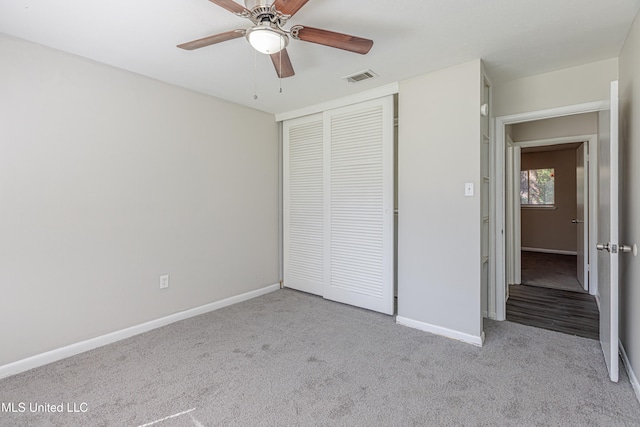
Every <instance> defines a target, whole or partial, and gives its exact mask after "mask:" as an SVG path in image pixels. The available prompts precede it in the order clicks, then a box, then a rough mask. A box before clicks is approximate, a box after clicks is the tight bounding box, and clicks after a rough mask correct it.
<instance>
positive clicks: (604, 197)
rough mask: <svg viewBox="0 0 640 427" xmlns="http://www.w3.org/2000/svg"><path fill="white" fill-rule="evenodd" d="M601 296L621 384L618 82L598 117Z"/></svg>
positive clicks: (609, 357) (603, 339)
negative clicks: (619, 369) (605, 109)
mask: <svg viewBox="0 0 640 427" xmlns="http://www.w3.org/2000/svg"><path fill="white" fill-rule="evenodd" d="M598 146H599V149H598V152H599V153H598V161H599V163H598V243H597V248H598V294H597V297H598V298H599V301H600V344H601V346H602V351H603V352H604V358H605V361H606V364H607V369H608V370H609V378H611V381H614V382H617V381H618V252H619V250H618V248H619V242H618V236H619V233H618V218H619V217H618V82H617V81H616V82H612V83H611V109H610V110H609V111H601V112H600V113H599V114H598Z"/></svg>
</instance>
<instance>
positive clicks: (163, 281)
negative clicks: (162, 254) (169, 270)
mask: <svg viewBox="0 0 640 427" xmlns="http://www.w3.org/2000/svg"><path fill="white" fill-rule="evenodd" d="M168 287H169V275H168V274H166V275H164V276H160V289H166V288H168Z"/></svg>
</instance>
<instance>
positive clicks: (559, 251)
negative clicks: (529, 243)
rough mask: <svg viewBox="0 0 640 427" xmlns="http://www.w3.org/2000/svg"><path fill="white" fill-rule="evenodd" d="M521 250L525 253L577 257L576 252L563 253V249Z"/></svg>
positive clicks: (525, 248)
mask: <svg viewBox="0 0 640 427" xmlns="http://www.w3.org/2000/svg"><path fill="white" fill-rule="evenodd" d="M521 250H523V251H525V252H540V253H544V254H557V255H578V251H565V250H563V249H544V248H527V247H524V246H523V247H522V248H521Z"/></svg>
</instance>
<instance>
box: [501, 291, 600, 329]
mask: <svg viewBox="0 0 640 427" xmlns="http://www.w3.org/2000/svg"><path fill="white" fill-rule="evenodd" d="M507 320H509V321H512V322H516V323H521V324H523V325H529V326H535V327H538V328H543V329H550V330H552V331H557V332H563V333H566V334H571V335H577V336H580V337H585V338H591V339H594V340H597V339H598V338H599V326H598V325H599V314H598V306H597V304H596V300H595V297H593V296H591V295H589V294H587V293H578V292H571V291H565V290H560V289H548V288H541V287H536V286H527V285H511V286H509V299H508V300H507Z"/></svg>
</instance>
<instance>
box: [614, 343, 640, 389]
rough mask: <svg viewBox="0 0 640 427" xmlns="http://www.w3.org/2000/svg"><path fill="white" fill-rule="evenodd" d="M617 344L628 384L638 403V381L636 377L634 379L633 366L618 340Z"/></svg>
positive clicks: (639, 385)
mask: <svg viewBox="0 0 640 427" xmlns="http://www.w3.org/2000/svg"><path fill="white" fill-rule="evenodd" d="M618 343H619V347H620V354H621V355H622V363H624V367H625V369H626V370H627V374H628V375H629V382H631V387H633V391H634V392H635V394H636V399H638V402H640V381H638V377H636V374H635V372H633V366H631V361H630V360H629V356H627V352H626V351H625V349H624V346H623V345H622V341H620V340H618Z"/></svg>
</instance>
